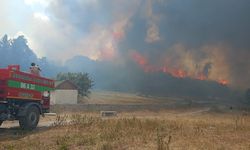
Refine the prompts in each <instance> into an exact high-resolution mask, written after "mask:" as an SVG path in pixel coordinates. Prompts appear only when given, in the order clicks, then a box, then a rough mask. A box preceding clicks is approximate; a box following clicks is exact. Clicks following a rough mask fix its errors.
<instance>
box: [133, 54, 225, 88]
mask: <svg viewBox="0 0 250 150" xmlns="http://www.w3.org/2000/svg"><path fill="white" fill-rule="evenodd" d="M131 56H132V59H133V60H134V61H135V62H136V63H137V64H138V65H139V66H140V67H141V68H142V69H143V70H144V72H163V73H166V74H169V75H171V76H173V77H176V78H186V77H190V78H192V79H197V80H209V79H208V77H207V76H206V75H205V74H203V73H201V72H200V73H198V75H197V76H189V75H188V72H187V71H185V70H182V69H176V68H169V67H168V66H164V67H156V66H152V65H150V64H149V61H148V59H147V58H146V57H144V56H143V55H141V54H140V53H138V52H133V53H131ZM217 82H218V83H219V84H221V85H224V86H226V85H228V84H229V82H228V81H227V80H225V79H220V80H217Z"/></svg>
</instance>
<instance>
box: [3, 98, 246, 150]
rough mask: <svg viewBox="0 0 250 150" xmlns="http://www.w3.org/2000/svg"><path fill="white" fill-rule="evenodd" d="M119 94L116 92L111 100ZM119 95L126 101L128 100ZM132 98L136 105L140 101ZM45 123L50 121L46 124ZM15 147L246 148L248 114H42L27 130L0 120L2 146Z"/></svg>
mask: <svg viewBox="0 0 250 150" xmlns="http://www.w3.org/2000/svg"><path fill="white" fill-rule="evenodd" d="M106 94H107V93H106ZM100 95H105V93H100ZM117 95H118V96H117ZM121 95H122V97H127V99H128V101H129V103H131V101H132V100H133V96H131V97H130V98H128V95H126V94H125V95H123V94H121ZM121 95H119V94H117V93H116V96H113V100H112V102H114V100H116V101H118V100H119V96H121ZM108 96H109V97H110V96H111V95H110V93H109V95H108ZM97 99H98V98H97ZM103 99H108V97H103ZM121 99H122V101H123V102H126V103H127V100H126V98H121ZM135 99H136V103H137V102H141V101H143V100H142V99H141V97H139V98H138V97H136V98H135ZM138 99H140V100H138ZM146 99H147V98H146ZM150 99H151V98H150ZM97 101H98V100H96V101H95V102H97ZM110 101H111V100H110ZM92 102H93V101H92ZM132 102H133V101H132ZM148 102H150V100H148ZM116 103H120V102H116ZM134 103H135V102H134ZM48 121H49V122H51V121H52V122H53V124H52V125H49V126H48V125H45V124H46V123H48ZM15 149H17V150H34V149H36V150H37V149H38V150H39V149H40V150H45V149H46V150H47V149H52V150H54V149H55V150H92V149H93V150H172V149H174V150H175V149H177V150H179V149H180V150H189V149H190V150H200V149H208V150H210V149H211V150H214V149H215V150H238V149H239V150H249V149H250V113H249V112H247V111H241V110H229V109H228V110H220V108H216V107H210V106H208V107H200V108H199V107H187V108H176V109H166V110H159V111H147V110H140V111H133V112H131V111H130V112H126V111H123V112H118V115H117V116H113V117H101V116H100V113H99V112H86V111H85V112H78V113H75V112H64V113H60V114H58V115H57V116H49V117H45V118H42V120H41V121H40V125H39V127H38V128H37V129H36V130H34V131H30V132H28V131H21V130H20V129H19V128H17V127H15V126H11V125H9V124H8V123H4V125H3V128H1V129H0V150H15Z"/></svg>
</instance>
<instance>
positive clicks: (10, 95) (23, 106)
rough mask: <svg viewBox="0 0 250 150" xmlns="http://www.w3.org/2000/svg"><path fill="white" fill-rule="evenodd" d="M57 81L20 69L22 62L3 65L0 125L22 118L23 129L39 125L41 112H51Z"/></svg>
mask: <svg viewBox="0 0 250 150" xmlns="http://www.w3.org/2000/svg"><path fill="white" fill-rule="evenodd" d="M53 88H54V81H53V80H51V79H48V78H44V77H40V76H37V75H34V74H31V73H26V72H22V71H20V66H19V65H10V66H8V67H7V68H4V69H0V125H1V124H2V122H3V121H6V120H19V125H20V127H21V128H22V129H25V130H32V129H34V128H36V127H37V124H38V122H39V119H40V115H42V116H44V113H48V112H49V108H50V91H51V90H53Z"/></svg>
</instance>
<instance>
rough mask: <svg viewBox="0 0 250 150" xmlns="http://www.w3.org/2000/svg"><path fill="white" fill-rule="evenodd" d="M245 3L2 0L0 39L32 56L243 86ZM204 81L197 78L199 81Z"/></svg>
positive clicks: (247, 32) (249, 24) (249, 48)
mask: <svg viewBox="0 0 250 150" xmlns="http://www.w3.org/2000/svg"><path fill="white" fill-rule="evenodd" d="M249 6H250V1H249V0H238V1H236V0H203V1H199V0H185V1H183V0H131V1H128V0H70V1H69V0H11V1H10V0H1V5H0V19H1V23H0V35H1V36H3V35H4V34H8V35H9V36H10V37H16V36H18V35H24V36H25V37H26V38H27V40H28V44H29V46H30V47H31V49H33V51H34V52H35V53H36V54H37V55H38V56H39V57H43V56H45V57H47V58H48V59H50V60H53V61H56V62H59V63H63V62H65V61H67V60H68V59H71V58H73V57H74V56H79V55H80V56H86V57H88V58H90V59H92V60H99V61H103V60H105V61H106V60H108V61H113V62H115V63H118V64H119V63H121V64H122V63H127V62H129V61H134V62H136V63H138V65H139V66H140V67H141V68H142V69H144V70H145V71H152V70H154V71H155V70H156V71H159V70H161V71H168V72H172V73H173V72H177V74H179V75H180V76H182V74H185V75H187V76H190V77H195V78H197V76H199V74H200V73H203V74H204V75H205V78H208V79H210V80H226V81H228V82H230V83H231V84H232V85H237V86H243V87H248V86H249V84H250V78H249V76H250V69H249V68H250V59H249V58H250V42H249V39H250V19H249V14H250V9H249ZM199 78H204V77H199Z"/></svg>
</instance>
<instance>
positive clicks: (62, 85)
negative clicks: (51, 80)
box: [55, 80, 79, 90]
mask: <svg viewBox="0 0 250 150" xmlns="http://www.w3.org/2000/svg"><path fill="white" fill-rule="evenodd" d="M55 89H56V90H58V89H59V90H60V89H61V90H78V89H79V88H78V86H77V85H75V84H74V83H72V82H71V81H69V80H61V81H56V82H55Z"/></svg>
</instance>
